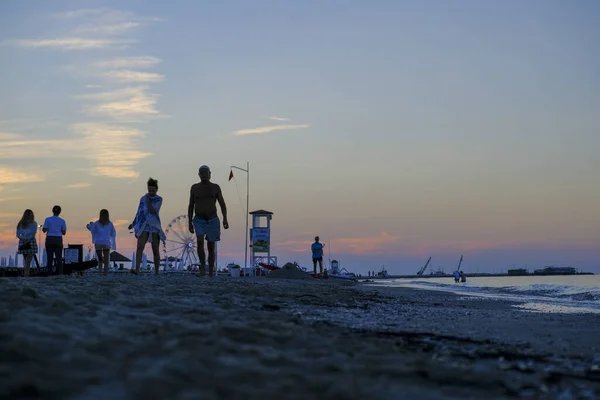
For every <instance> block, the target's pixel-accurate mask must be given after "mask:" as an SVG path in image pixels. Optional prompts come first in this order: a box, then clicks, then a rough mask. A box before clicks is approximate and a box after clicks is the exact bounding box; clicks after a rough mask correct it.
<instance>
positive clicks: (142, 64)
mask: <svg viewBox="0 0 600 400" xmlns="http://www.w3.org/2000/svg"><path fill="white" fill-rule="evenodd" d="M161 61H162V60H161V59H160V58H157V57H152V56H140V57H121V58H113V59H109V60H103V61H99V62H97V63H96V64H95V65H96V66H97V67H99V68H110V69H116V68H151V67H154V66H155V65H157V64H159V63H160V62H161Z"/></svg>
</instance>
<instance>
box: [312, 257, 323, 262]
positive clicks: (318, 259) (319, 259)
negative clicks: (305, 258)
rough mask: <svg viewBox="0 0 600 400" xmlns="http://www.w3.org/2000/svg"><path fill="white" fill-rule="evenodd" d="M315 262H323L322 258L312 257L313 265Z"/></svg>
mask: <svg viewBox="0 0 600 400" xmlns="http://www.w3.org/2000/svg"><path fill="white" fill-rule="evenodd" d="M317 261H321V262H323V257H318V258H314V257H313V262H315V263H316V262H317Z"/></svg>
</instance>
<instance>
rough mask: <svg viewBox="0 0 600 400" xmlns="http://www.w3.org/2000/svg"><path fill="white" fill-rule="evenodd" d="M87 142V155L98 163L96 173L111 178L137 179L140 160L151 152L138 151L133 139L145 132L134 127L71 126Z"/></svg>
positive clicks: (103, 125)
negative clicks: (136, 167)
mask: <svg viewBox="0 0 600 400" xmlns="http://www.w3.org/2000/svg"><path fill="white" fill-rule="evenodd" d="M71 129H72V131H73V132H74V133H75V134H76V135H80V136H81V137H82V142H83V143H85V144H86V149H87V158H89V159H90V160H93V161H94V162H95V166H94V168H93V170H92V174H93V175H99V176H108V177H112V178H137V177H138V175H139V173H138V172H137V171H136V170H135V169H134V167H135V166H136V165H137V164H138V162H139V161H140V160H142V159H144V158H146V157H149V156H151V155H152V153H148V152H143V151H139V150H137V148H136V147H135V145H134V140H135V139H139V138H141V137H143V136H144V132H142V131H141V130H138V129H134V128H128V127H122V126H114V125H107V124H96V123H81V124H74V125H73V126H72V127H71Z"/></svg>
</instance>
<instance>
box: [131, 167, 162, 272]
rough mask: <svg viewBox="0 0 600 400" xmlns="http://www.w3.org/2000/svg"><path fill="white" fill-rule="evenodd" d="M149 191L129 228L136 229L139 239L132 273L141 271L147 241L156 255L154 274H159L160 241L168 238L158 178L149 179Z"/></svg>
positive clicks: (143, 197) (141, 200)
mask: <svg viewBox="0 0 600 400" xmlns="http://www.w3.org/2000/svg"><path fill="white" fill-rule="evenodd" d="M146 186H147V187H148V193H146V194H145V195H143V196H142V197H141V198H140V203H139V205H138V210H137V213H136V214H135V218H134V219H133V222H132V223H131V224H130V225H129V228H128V229H129V230H131V229H133V230H134V235H135V237H136V239H137V251H136V254H135V270H134V269H131V271H130V272H131V273H133V274H139V273H140V263H141V262H142V254H143V253H144V248H145V247H146V243H148V242H149V243H151V245H152V253H153V255H154V274H156V275H158V269H159V268H160V251H159V249H160V241H161V240H162V241H163V242H164V241H165V240H166V239H167V237H166V236H165V233H164V232H163V230H162V227H161V224H160V214H159V212H160V208H161V206H162V202H163V199H162V197H160V196H159V195H157V194H156V193H157V192H158V181H157V180H156V179H152V178H150V179H148V182H147V184H146Z"/></svg>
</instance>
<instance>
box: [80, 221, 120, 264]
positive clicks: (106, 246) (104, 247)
mask: <svg viewBox="0 0 600 400" xmlns="http://www.w3.org/2000/svg"><path fill="white" fill-rule="evenodd" d="M86 228H87V229H88V230H89V231H90V232H92V242H93V243H94V247H95V248H96V254H97V256H98V271H102V266H103V265H104V275H108V267H109V265H110V251H111V250H117V231H116V230H115V226H114V225H113V223H112V222H111V221H110V216H109V214H108V210H105V209H102V210H100V215H99V218H98V221H96V222H90V223H89V224H87V225H86Z"/></svg>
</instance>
